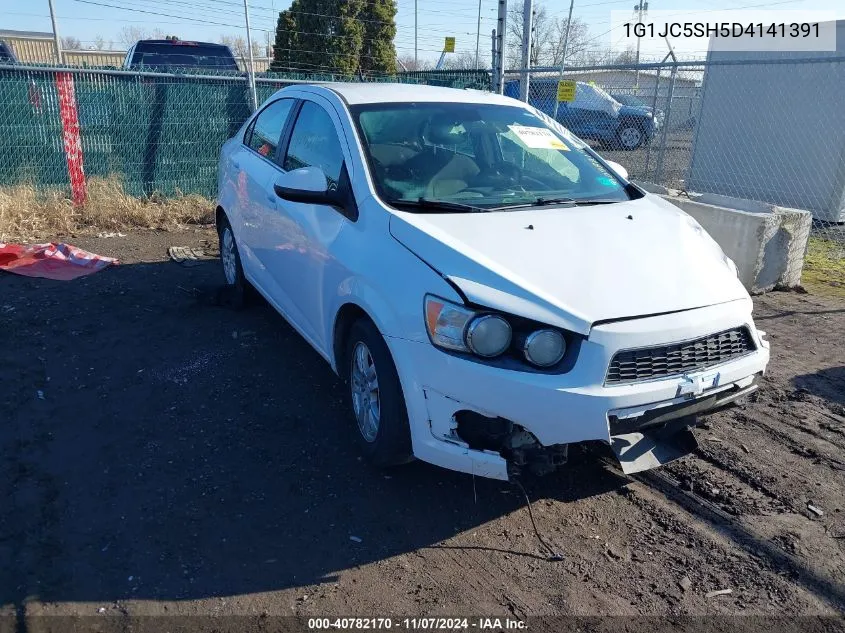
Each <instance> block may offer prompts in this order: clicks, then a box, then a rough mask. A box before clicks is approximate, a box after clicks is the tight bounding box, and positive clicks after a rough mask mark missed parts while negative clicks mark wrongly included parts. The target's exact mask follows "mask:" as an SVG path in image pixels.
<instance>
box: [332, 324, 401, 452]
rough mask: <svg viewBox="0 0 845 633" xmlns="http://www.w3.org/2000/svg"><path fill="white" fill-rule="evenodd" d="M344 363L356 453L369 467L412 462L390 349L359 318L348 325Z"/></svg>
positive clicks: (371, 326) (378, 333) (380, 336)
mask: <svg viewBox="0 0 845 633" xmlns="http://www.w3.org/2000/svg"><path fill="white" fill-rule="evenodd" d="M344 362H345V363H346V367H347V368H348V372H349V373H348V376H347V377H348V383H349V390H348V394H349V407H350V410H351V413H352V419H353V420H354V421H355V425H356V428H355V438H356V443H357V444H358V447H359V449H360V451H361V452H362V453H363V455H364V456H365V457H366V458H367V460H368V461H369V462H370V463H371V464H373V465H375V466H378V467H381V468H384V467H389V466H397V465H399V464H404V463H407V462H408V461H410V460H411V459H412V450H411V431H410V427H409V425H408V410H407V408H406V407H405V396H404V394H403V393H402V386H401V384H400V383H399V375H398V374H397V373H396V365H395V364H394V363H393V358H392V357H391V355H390V350H389V349H388V348H387V344H386V343H385V342H384V338H383V337H382V335H381V333H380V332H379V331H378V328H376V326H375V325H374V324H373V322H372V321H370V320H369V319H359V320H358V321H356V322H355V323H354V324H353V325H352V327H351V329H350V331H349V336H348V337H347V340H346V346H345V355H344ZM371 370H372V372H373V373H372V375H370V371H371ZM373 377H374V381H373ZM373 387H375V389H373ZM373 399H375V401H373Z"/></svg>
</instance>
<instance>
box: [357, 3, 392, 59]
mask: <svg viewBox="0 0 845 633" xmlns="http://www.w3.org/2000/svg"><path fill="white" fill-rule="evenodd" d="M362 17H363V20H364V22H363V23H364V27H365V36H364V52H363V53H362V55H361V69H362V70H363V71H364V72H376V73H393V72H396V49H395V48H394V47H393V39H394V38H395V37H396V2H395V0H370V2H368V3H366V5H365V8H364V11H363V12H362Z"/></svg>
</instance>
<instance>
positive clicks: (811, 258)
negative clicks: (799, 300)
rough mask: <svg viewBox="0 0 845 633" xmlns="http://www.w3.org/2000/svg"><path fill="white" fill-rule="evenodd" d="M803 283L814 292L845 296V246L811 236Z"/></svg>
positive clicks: (831, 295)
mask: <svg viewBox="0 0 845 633" xmlns="http://www.w3.org/2000/svg"><path fill="white" fill-rule="evenodd" d="M801 284H802V285H803V286H804V287H805V288H806V289H807V290H808V291H809V292H811V293H813V294H820V295H825V296H830V297H841V298H845V246H842V245H841V244H838V243H837V242H834V241H832V240H826V239H823V238H820V237H811V238H810V241H809V243H808V245H807V257H806V258H805V259H804V271H803V272H802V274H801Z"/></svg>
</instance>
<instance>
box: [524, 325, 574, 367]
mask: <svg viewBox="0 0 845 633" xmlns="http://www.w3.org/2000/svg"><path fill="white" fill-rule="evenodd" d="M522 351H523V353H524V354H525V359H526V360H527V361H528V362H529V363H532V364H533V365H537V366H538V367H551V366H552V365H556V364H557V363H559V362H560V360H561V359H562V358H563V355H564V354H565V353H566V339H565V338H563V334H561V333H560V332H558V331H557V330H537V331H536V332H532V333H531V334H529V335H528V338H526V339H525V345H524V346H523V348H522Z"/></svg>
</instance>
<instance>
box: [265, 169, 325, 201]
mask: <svg viewBox="0 0 845 633" xmlns="http://www.w3.org/2000/svg"><path fill="white" fill-rule="evenodd" d="M328 182H329V181H328V179H327V178H326V174H325V173H324V172H323V170H322V169H320V168H319V167H302V168H301V169H294V170H292V171H288V172H285V173H283V174H280V175H279V177H278V178H277V179H276V183H275V184H274V185H273V190H274V191H275V192H276V195H277V196H279V197H280V198H281V199H282V200H289V201H290V202H304V203H306V204H335V202H334V201H333V198H332V195H331V194H332V193H335V192H330V191H329V187H328Z"/></svg>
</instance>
